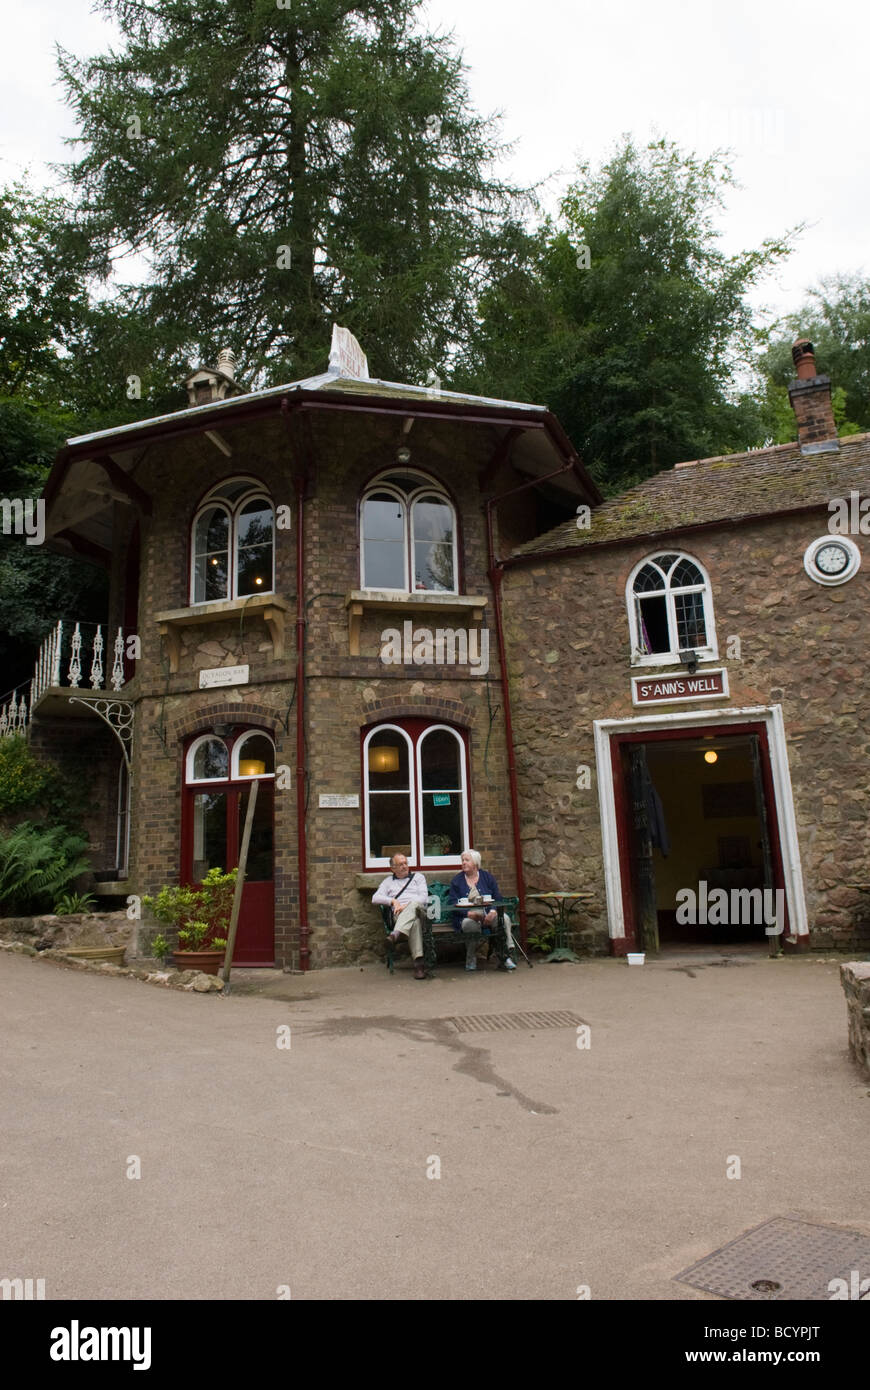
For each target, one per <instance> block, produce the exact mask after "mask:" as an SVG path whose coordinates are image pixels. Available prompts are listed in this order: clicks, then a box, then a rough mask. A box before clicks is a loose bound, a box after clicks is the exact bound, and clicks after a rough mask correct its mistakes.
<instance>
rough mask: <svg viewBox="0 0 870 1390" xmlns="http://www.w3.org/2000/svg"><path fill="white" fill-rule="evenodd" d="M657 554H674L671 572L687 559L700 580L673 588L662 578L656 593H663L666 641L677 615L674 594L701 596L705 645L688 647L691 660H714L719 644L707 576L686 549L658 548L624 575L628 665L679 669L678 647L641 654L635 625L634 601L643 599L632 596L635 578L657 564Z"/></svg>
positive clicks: (670, 636) (636, 610)
mask: <svg viewBox="0 0 870 1390" xmlns="http://www.w3.org/2000/svg"><path fill="white" fill-rule="evenodd" d="M659 555H675V556H676V557H677V558H676V561H675V563H674V565H672V566H671V570H673V569H674V568H676V565H677V564H679V563H680V561H681V560H688V561H689V563H690V564H692V565H695V566H696V567H697V568H698V570H700V572H701V575H702V577H703V581H704V582H703V584H688V585H685V586H680V587H679V588H678V589H674V588H673V587H672V586H671V584H670V583H669V582H668V581H667V579H666V581H665V587H664V589H663V590H660V591H658V592H659V593H661V594H663V596H664V600H665V609H666V613H667V621H668V637H669V638H670V640H671V642H673V641H674V639H675V637H676V634H677V615H676V608H675V605H674V594H675V593H680V594H683V593H685V594H701V595H702V603H703V607H704V628H705V630H706V633H707V643H706V645H705V646H703V647H694V648H692V651H693V655H694V658H695V660H696V661H698V662H702V661H718V660H719V643H718V639H717V636H716V620H715V617H714V613H713V593H712V587H711V584H710V576H709V574H708V573H707V570H706V568H705V567H704V565H702V564H701V561H700V560H699V559H698V558H697V557H696V556H695V555H690V554H689V552H688V551H687V550H678V549H674V550H665V549H659V550H656V551H654V552H653V553H652V554H649V555H645V556H644V557H643V559H642V560H639V561H638V562H637V564H636V565H635V566H634V569H633V570H632V571H631V574H630V575H629V576H628V581H627V583H626V586H625V606H626V609H627V612H628V630H629V634H630V637H631V664H632V666H680V665H682V664H683V658H682V657H681V656H680V649H679V648H673V647H672V648H671V650H670V651H667V652H644V651H641V645H640V626H639V624H638V602H639V600H640V599H641V598H644V597H646V595H643V594H635V592H634V581H635V579H636V578H637V576H638V574H639V573H640V571H641V570H642V569H643V567H644V565H648V564H650V563H652V564H657V563H658V556H659ZM659 568H660V569H661V566H659ZM652 593H653V594H655V593H656V591H655V590H654V591H652Z"/></svg>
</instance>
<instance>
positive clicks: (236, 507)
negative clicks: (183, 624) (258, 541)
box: [188, 475, 275, 608]
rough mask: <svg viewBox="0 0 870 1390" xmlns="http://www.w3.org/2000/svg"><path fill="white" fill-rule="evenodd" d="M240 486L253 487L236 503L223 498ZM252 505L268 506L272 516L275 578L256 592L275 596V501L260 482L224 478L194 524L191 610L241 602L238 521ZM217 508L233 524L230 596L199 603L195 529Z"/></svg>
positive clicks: (191, 535)
mask: <svg viewBox="0 0 870 1390" xmlns="http://www.w3.org/2000/svg"><path fill="white" fill-rule="evenodd" d="M237 483H250V488H249V490H248V491H246V492H242V493H240V494H239V496H238V497H237V498H236V500H235V502H232V503H231V502H228V501H227V499H226V498H225V497H222V496H221V491H222V489H224V488H227V487H232V486H234V485H235V484H237ZM249 502H265V504H266V506H267V507H268V508H269V510H270V511H271V513H272V578H271V582H270V584H269V587H268V589H266V588H263V589H257V590H255V592H256V593H258V594H273V593H274V592H275V504H274V502H273V501H272V499H271V497H270V496H269V494H268V493H267V492H266V491H265V489H264V488H263V484H262V483H261V482H259V481H258V480H257V479H256V478H248V477H246V476H244V475H242V476H241V477H234V478H224V479H223V480H222V482H220V483H216V484H215V486H214V487H213V488H212V489H211V491H210V492H209V493H208V494H207V495H206V496H205V497H204V498H203V500H202V502H201V503H200V505H199V507H198V508H197V510H196V514H195V516H194V518H193V522H192V523H191V528H190V576H189V589H188V594H189V596H190V603H191V607H194V608H198V607H200V606H201V605H203V604H206V603H222V602H229V601H230V600H232V599H237V598H239V592H238V589H239V518H240V516H241V513H242V511H243V510H244V508H245V507H246V506H247V505H248V503H249ZM216 507H221V508H223V510H224V511H225V512H226V513H227V516H228V517H229V523H230V525H229V546H228V558H229V561H230V564H229V575H228V587H229V593H227V594H225V595H224V597H223V599H210V598H201V599H198V598H196V597H195V595H196V560H197V551H196V528H197V526H198V524H199V521H200V518H201V517H202V516H203V514H204V513H205V512H207V511H210V510H212V509H213V508H216ZM242 597H244V598H250V597H251V595H250V594H245V595H242Z"/></svg>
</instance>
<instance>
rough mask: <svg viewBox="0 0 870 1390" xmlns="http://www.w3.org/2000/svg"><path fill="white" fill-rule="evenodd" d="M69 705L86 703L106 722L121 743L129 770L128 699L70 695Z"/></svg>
mask: <svg viewBox="0 0 870 1390" xmlns="http://www.w3.org/2000/svg"><path fill="white" fill-rule="evenodd" d="M69 702H70V704H71V705H87V706H88V708H89V709H92V710H93V711H94V714H97V715H99V717H100V719H102V720H104V722H105V723H106V724H108V726H109V728H110V729H111V730H112V733H113V734H114V735H115V737H116V739H117V740H118V742H119V743H120V745H121V752H122V754H123V755H124V762H125V763H126V764H127V772H128V774H129V772H130V749H131V748H132V746H133V706H132V704H131V703H130V701H129V700H106V699H100V698H99V697H95V698H89V697H88V696H86V695H70V697H69Z"/></svg>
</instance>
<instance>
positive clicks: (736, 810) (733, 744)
mask: <svg viewBox="0 0 870 1390" xmlns="http://www.w3.org/2000/svg"><path fill="white" fill-rule="evenodd" d="M614 743H615V744H616V747H614V750H613V752H614V774H615V778H614V785H615V790H616V809H617V822H618V829H619V844H620V869H621V876H622V882H623V899H624V903H625V909H626V911H625V920H626V936H627V938H628V940H629V942H630V943H631V944H630V947H629V948H630V949H638V950H646V951H648V952H652V953H655V952H656V951H657V950H659V949H660V947H665V948H667V947H668V946H671V945H673V946H679V947H680V948H684V947H686V946H689V945H693V946H703V947H710V946H723V945H727V946H735V945H738V946H748V945H750V944H752V943H757V945H758V946H762V945H764V944H765V943H767V944H770V945H772V946H773V947H774V948H775V949H778V948H779V947H780V946H781V944H782V939H783V937H782V935H779V936H777V937H774V938H773V939H772V938H771V936H769V935H768V934H767V932H766V930H765V927H766V926H767V925H773V920H774V919H773V913H774V912H775V911H776V910H777V909H779V911H780V914H781V921H782V925H783V934H785V933H786V932H787V931H788V924H787V914H786V912H785V894H784V891H783V890H784V879H783V873H782V855H781V851H780V845H779V832H778V826H777V819H776V810H775V801H774V795H773V783H772V777H771V771H770V758H769V751H768V746H767V736H766V730H765V729H764V727H763V726H762V725H744V726H733V725H732V726H728V727H727V728H703V729H695V730H691V731H690V730H687V729H682V730H668V731H666V732H665V731H656V732H655V733H652V732H648V733H644V734H636V735H627V736H624V737H621V738H618V739H616V740H614Z"/></svg>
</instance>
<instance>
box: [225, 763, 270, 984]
mask: <svg viewBox="0 0 870 1390" xmlns="http://www.w3.org/2000/svg"><path fill="white" fill-rule="evenodd" d="M259 790H260V784H259V782H252V783H251V797H250V800H249V802H248V812H247V815H246V816H245V829H244V832H243V834H242V848H241V850H240V852H239V870H238V873H237V874H236V891H235V893H234V894H233V910H232V912H231V913H230V929H229V932H228V934H227V949H226V951H225V952H224V963H223V965H222V966H221V969H220V972H219V973H220V977H221V979H222V980H223V982H224V991H223V992H224V994H229V992H230V970H231V968H232V967H231V962H232V959H233V949H234V948H235V944H236V932H237V931H238V927H239V911H240V909H241V906H242V889H243V888H244V886H245V870H246V869H247V867H248V845H249V844H250V842H251V829H252V827H253V824H254V807H255V806H256V804H257V792H258V791H259Z"/></svg>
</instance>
